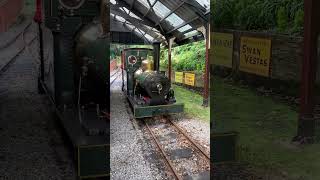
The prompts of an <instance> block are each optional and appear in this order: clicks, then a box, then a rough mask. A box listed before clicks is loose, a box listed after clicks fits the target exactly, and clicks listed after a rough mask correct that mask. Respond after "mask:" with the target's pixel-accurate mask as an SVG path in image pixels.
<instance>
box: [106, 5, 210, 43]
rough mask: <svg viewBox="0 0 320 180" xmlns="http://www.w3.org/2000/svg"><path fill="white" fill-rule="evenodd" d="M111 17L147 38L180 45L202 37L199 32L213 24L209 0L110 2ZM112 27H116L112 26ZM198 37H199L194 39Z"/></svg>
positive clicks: (149, 40) (150, 40)
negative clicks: (208, 24) (210, 18)
mask: <svg viewBox="0 0 320 180" xmlns="http://www.w3.org/2000/svg"><path fill="white" fill-rule="evenodd" d="M110 2H111V15H112V17H113V18H114V19H115V20H117V21H120V22H121V23H123V24H130V26H131V27H130V28H131V29H132V31H133V32H136V34H137V35H138V36H140V37H141V38H144V39H146V40H147V41H148V42H150V43H151V42H152V41H154V40H157V41H160V42H163V43H165V44H166V43H167V42H166V39H169V38H172V37H175V38H176V40H175V41H176V43H178V44H179V41H180V42H186V40H187V39H188V38H191V39H199V36H202V34H201V33H200V32H198V31H197V29H198V28H199V27H201V26H204V25H205V24H206V23H208V22H209V11H210V1H209V0H110ZM111 25H112V24H111ZM195 36H197V38H193V37H195Z"/></svg>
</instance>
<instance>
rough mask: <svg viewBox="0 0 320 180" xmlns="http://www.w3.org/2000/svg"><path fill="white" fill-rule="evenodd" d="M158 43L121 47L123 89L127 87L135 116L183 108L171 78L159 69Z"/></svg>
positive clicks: (127, 93) (150, 115) (164, 113)
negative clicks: (149, 46) (150, 45)
mask: <svg viewBox="0 0 320 180" xmlns="http://www.w3.org/2000/svg"><path fill="white" fill-rule="evenodd" d="M157 46H158V47H157ZM159 46H160V44H159V43H155V45H154V47H155V48H154V49H146V48H128V49H124V50H123V51H122V58H121V59H122V67H123V70H122V77H123V78H122V80H123V81H122V82H123V83H122V90H123V91H126V95H127V98H128V100H129V102H130V104H131V106H132V108H133V113H134V116H135V117H136V118H144V117H153V116H158V115H168V114H172V113H181V112H183V104H182V103H176V99H175V97H174V91H173V89H172V88H171V83H170V80H169V79H168V77H167V76H166V75H165V73H164V72H160V71H159V50H160V47H159ZM125 77H126V78H125ZM125 81H126V83H125Z"/></svg>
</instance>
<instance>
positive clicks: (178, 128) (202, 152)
mask: <svg viewBox="0 0 320 180" xmlns="http://www.w3.org/2000/svg"><path fill="white" fill-rule="evenodd" d="M166 119H167V120H168V121H169V122H170V123H171V124H172V125H173V126H174V127H175V128H176V129H177V130H178V131H179V132H180V133H182V134H183V135H184V136H185V137H186V139H187V140H188V141H189V142H191V143H192V144H193V145H194V146H195V147H196V148H197V149H198V150H199V151H200V152H201V154H203V155H204V156H205V157H206V158H207V159H208V160H209V161H210V156H209V155H207V154H206V153H205V151H204V150H203V149H202V148H201V146H200V145H198V144H197V143H196V142H194V140H192V139H191V138H190V137H189V136H188V135H187V134H186V133H185V132H184V130H183V129H181V128H180V127H179V126H178V125H177V124H176V123H174V122H173V121H171V120H170V119H169V118H166Z"/></svg>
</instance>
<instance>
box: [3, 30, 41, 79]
mask: <svg viewBox="0 0 320 180" xmlns="http://www.w3.org/2000/svg"><path fill="white" fill-rule="evenodd" d="M30 26H31V24H30V25H28V26H27V27H26V28H25V30H24V31H23V32H22V33H20V34H19V35H18V36H17V38H16V40H17V39H18V38H19V37H20V36H22V41H23V42H24V44H25V45H24V47H23V48H21V49H20V50H19V51H18V52H17V53H16V54H15V55H14V56H13V57H12V58H11V59H10V60H9V61H8V62H7V63H5V65H4V66H3V67H2V68H0V76H2V75H3V73H5V72H6V71H7V70H8V69H9V67H10V66H11V65H12V64H13V63H14V62H15V61H16V60H17V57H18V56H19V55H20V54H22V53H23V51H24V50H25V49H26V48H27V46H29V45H30V44H32V43H33V42H34V41H35V40H36V38H37V36H35V37H34V38H32V39H31V40H30V42H28V43H26V42H25V39H24V38H25V33H26V29H28V28H29V27H30Z"/></svg>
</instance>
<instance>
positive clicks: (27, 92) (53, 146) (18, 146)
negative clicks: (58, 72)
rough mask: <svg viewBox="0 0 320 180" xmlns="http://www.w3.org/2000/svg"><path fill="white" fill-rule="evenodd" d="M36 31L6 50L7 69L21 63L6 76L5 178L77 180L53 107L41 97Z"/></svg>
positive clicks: (0, 131) (1, 114)
mask: <svg viewBox="0 0 320 180" xmlns="http://www.w3.org/2000/svg"><path fill="white" fill-rule="evenodd" d="M35 29H36V28H34V26H30V28H27V29H26V32H24V33H23V34H24V40H22V41H21V39H22V38H21V39H19V38H17V39H16V41H13V42H11V43H10V44H8V45H7V46H6V47H5V48H3V49H0V62H1V64H4V63H5V62H4V61H5V60H6V61H8V60H11V59H10V58H15V59H14V61H13V63H12V64H10V66H9V67H8V68H7V70H6V71H5V72H3V73H2V74H1V75H0V142H1V143H0V179H14V180H20V179H21V180H29V179H30V180H38V179H41V180H42V179H45V180H62V179H76V173H75V165H74V161H73V158H72V157H73V156H71V153H70V149H69V147H68V145H67V143H66V142H67V141H66V140H65V138H64V137H63V134H62V130H61V127H59V124H58V123H57V121H56V119H55V116H54V113H53V109H52V106H51V104H50V102H49V101H48V99H47V97H46V96H45V95H40V94H38V90H37V75H38V72H37V71H38V65H37V64H38V61H37V60H36V56H35V55H36V54H37V40H34V41H33V39H34V38H35V37H36V36H37V34H36V31H35ZM25 41H26V42H28V43H25ZM8 42H9V41H8ZM18 48H19V49H20V52H17V49H18ZM5 53H7V54H5ZM9 55H10V56H11V57H9Z"/></svg>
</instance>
